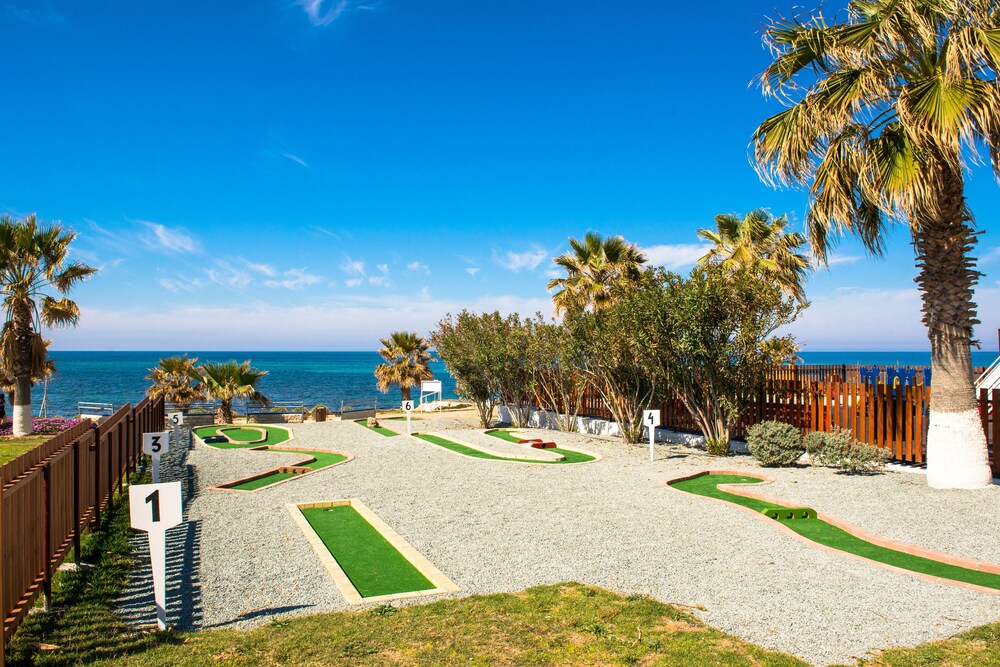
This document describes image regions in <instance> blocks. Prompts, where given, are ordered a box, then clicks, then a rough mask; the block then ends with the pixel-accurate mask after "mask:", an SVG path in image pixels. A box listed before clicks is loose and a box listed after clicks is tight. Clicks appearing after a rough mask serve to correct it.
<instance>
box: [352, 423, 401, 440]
mask: <svg viewBox="0 0 1000 667" xmlns="http://www.w3.org/2000/svg"><path fill="white" fill-rule="evenodd" d="M354 423H355V424H357V425H358V426H364V427H365V428H368V424H367V423H366V421H365V420H364V419H355V420H354ZM368 430H369V431H375V432H376V433H378V434H379V435H384V436H385V437H387V438H394V437H396V436H397V435H400V434H399V433H396V432H395V431H390V430H389V429H387V428H385V427H384V426H376V427H375V428H368Z"/></svg>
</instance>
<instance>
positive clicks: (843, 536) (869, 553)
mask: <svg viewBox="0 0 1000 667" xmlns="http://www.w3.org/2000/svg"><path fill="white" fill-rule="evenodd" d="M760 481H761V480H760V479H759V478H757V477H750V476H747V475H702V476H700V477H694V478H692V479H687V480H681V481H679V482H673V483H672V484H671V486H673V487H674V488H676V489H680V490H681V491H687V492H688V493H694V494H697V495H701V496H707V497H709V498H719V499H721V500H725V501H727V502H730V503H734V504H736V505H742V506H743V507H749V508H750V509H752V510H754V511H756V512H761V511H763V510H764V509H765V508H767V507H776V506H775V505H773V504H771V503H766V502H764V501H762V500H757V499H755V498H745V497H743V496H739V495H736V494H733V493H728V492H726V491H723V490H721V489H719V488H718V485H719V484H754V483H757V482H760ZM777 507H782V506H777ZM784 525H785V526H787V527H788V528H791V529H792V530H794V531H795V532H796V533H798V534H799V535H802V536H803V537H806V538H808V539H810V540H812V541H813V542H816V543H818V544H823V545H825V546H828V547H833V548H834V549H839V550H840V551H845V552H847V553H851V554H855V555H857V556H861V557H862V558H867V559H869V560H874V561H878V562H880V563H885V564H886V565H892V566H894V567H899V568H903V569H904V570H910V571H912V572H919V573H922V574H929V575H932V576H935V577H943V578H945V579H951V580H953V581H961V582H965V583H969V584H975V585H977V586H985V587H987V588H994V589H997V590H1000V575H996V574H992V573H990V572H979V571H977V570H970V569H967V568H964V567H959V566H957V565H949V564H948V563H941V562H939V561H936V560H931V559H929V558H923V557H921V556H914V555H911V554H907V553H903V552H901V551H896V550H895V549H889V548H887V547H882V546H879V545H877V544H872V543H871V542H867V541H865V540H862V539H861V538H859V537H855V536H854V535H851V534H850V533H848V532H847V531H845V530H843V529H841V528H838V527H836V526H833V525H831V524H829V523H827V522H826V521H822V520H820V519H802V520H797V521H788V522H785V523H784Z"/></svg>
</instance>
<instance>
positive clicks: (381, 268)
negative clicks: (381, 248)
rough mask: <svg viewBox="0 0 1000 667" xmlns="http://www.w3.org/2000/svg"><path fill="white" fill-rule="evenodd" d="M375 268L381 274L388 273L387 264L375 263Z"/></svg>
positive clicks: (385, 274)
mask: <svg viewBox="0 0 1000 667" xmlns="http://www.w3.org/2000/svg"><path fill="white" fill-rule="evenodd" d="M375 268H376V269H378V270H379V273H381V274H382V275H383V276H387V275H389V265H388V264H376V265H375Z"/></svg>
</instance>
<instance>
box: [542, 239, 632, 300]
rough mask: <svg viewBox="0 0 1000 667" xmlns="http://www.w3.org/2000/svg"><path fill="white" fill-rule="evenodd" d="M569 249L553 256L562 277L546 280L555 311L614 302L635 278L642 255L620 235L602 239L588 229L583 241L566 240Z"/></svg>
mask: <svg viewBox="0 0 1000 667" xmlns="http://www.w3.org/2000/svg"><path fill="white" fill-rule="evenodd" d="M569 245H570V247H571V248H572V250H571V251H570V252H567V253H566V254H564V255H561V256H559V257H556V258H555V260H554V261H555V263H556V265H557V266H558V267H559V268H561V269H564V270H565V271H566V277H565V278H553V279H552V280H550V281H549V285H548V288H549V290H554V289H556V290H559V291H557V292H556V293H555V294H553V295H552V303H553V304H554V305H555V309H556V314H557V315H558V314H559V313H562V312H567V311H574V310H581V311H582V310H593V311H600V310H603V309H604V308H607V307H608V306H609V305H611V304H612V303H614V301H615V298H616V295H618V294H619V293H620V292H621V290H622V289H627V288H628V287H629V286H630V285H631V284H633V283H634V282H635V281H636V280H637V279H638V278H639V274H640V272H641V270H642V265H643V264H644V263H645V262H646V257H645V256H644V255H643V254H642V252H641V251H640V250H639V247H638V246H636V245H635V244H633V243H629V242H628V241H626V240H625V239H623V238H622V237H621V236H612V237H609V238H605V239H602V238H601V235H600V234H597V233H595V232H588V233H587V234H586V236H584V237H583V241H578V240H576V239H574V238H571V239H570V240H569Z"/></svg>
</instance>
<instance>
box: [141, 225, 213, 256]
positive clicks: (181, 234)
mask: <svg viewBox="0 0 1000 667" xmlns="http://www.w3.org/2000/svg"><path fill="white" fill-rule="evenodd" d="M136 222H137V223H139V224H140V225H142V226H143V227H145V228H146V230H147V231H146V232H145V233H141V234H139V241H140V242H142V244H143V245H144V246H146V247H147V248H148V249H150V250H155V251H159V252H166V253H197V252H201V243H199V242H198V241H197V239H195V238H194V237H193V236H191V235H190V234H188V233H187V232H186V231H184V230H183V229H180V228H176V227H167V226H166V225H161V224H160V223H158V222H150V221H149V220H136Z"/></svg>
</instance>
